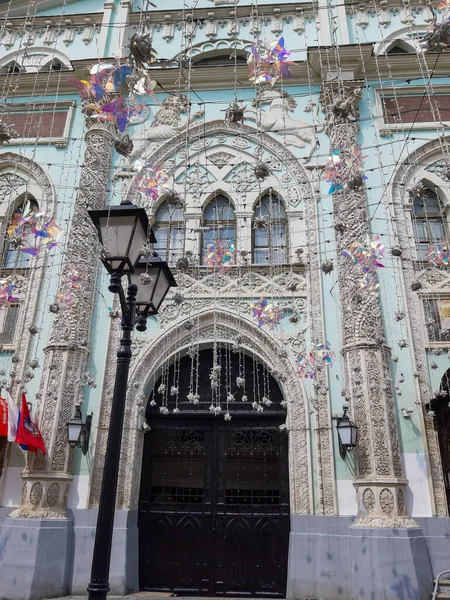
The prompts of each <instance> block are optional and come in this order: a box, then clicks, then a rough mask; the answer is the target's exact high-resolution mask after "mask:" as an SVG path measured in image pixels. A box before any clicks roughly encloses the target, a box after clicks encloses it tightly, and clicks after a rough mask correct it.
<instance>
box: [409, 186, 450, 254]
mask: <svg viewBox="0 0 450 600" xmlns="http://www.w3.org/2000/svg"><path fill="white" fill-rule="evenodd" d="M441 211H442V206H441V203H440V201H439V198H438V195H437V194H436V192H434V191H433V190H430V189H429V188H427V189H426V192H425V195H424V196H423V197H420V198H416V199H415V200H414V202H413V227H414V236H415V238H416V245H417V253H418V256H419V258H420V259H421V260H425V259H426V252H427V249H428V247H429V245H430V244H434V243H436V242H441V241H443V240H446V239H447V226H446V221H445V218H444V217H443V216H442V212H441Z"/></svg>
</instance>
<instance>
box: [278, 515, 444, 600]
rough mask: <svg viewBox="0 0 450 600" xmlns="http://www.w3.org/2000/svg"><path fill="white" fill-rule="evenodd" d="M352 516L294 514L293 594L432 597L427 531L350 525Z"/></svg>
mask: <svg viewBox="0 0 450 600" xmlns="http://www.w3.org/2000/svg"><path fill="white" fill-rule="evenodd" d="M353 520H354V519H353V518H352V517H321V516H306V515H305V516H303V515H295V516H293V517H292V521H291V522H292V528H291V541H290V554H289V571H288V590H287V596H288V598H293V599H296V600H306V599H308V600H311V599H320V600H338V599H340V598H342V600H350V599H351V600H357V599H358V600H359V599H360V598H367V599H369V600H429V598H430V595H431V591H432V586H433V574H432V568H431V563H430V558H429V556H428V548H427V540H426V538H425V537H424V536H423V532H422V530H421V529H420V528H415V529H401V528H395V529H391V528H380V529H375V528H362V527H350V525H351V524H352V522H353ZM435 544H436V545H437V542H435ZM449 562H450V560H449Z"/></svg>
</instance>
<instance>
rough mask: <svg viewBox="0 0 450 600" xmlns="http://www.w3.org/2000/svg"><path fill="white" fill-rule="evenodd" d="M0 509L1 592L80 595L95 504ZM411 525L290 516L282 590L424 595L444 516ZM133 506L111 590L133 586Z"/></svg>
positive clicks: (318, 596)
mask: <svg viewBox="0 0 450 600" xmlns="http://www.w3.org/2000/svg"><path fill="white" fill-rule="evenodd" d="M9 513H11V509H3V508H0V582H1V585H0V599H1V600H34V599H39V598H43V597H47V598H50V597H52V596H54V597H58V596H59V597H61V596H64V595H66V594H73V595H85V594H86V587H87V584H88V583H89V576H90V569H91V561H92V551H93V546H94V536H95V525H96V520H97V511H95V510H73V511H69V515H68V517H69V518H68V519H66V520H61V519H57V520H50V519H12V518H10V517H8V516H7V515H8V514H9ZM416 521H417V523H418V525H419V528H415V529H411V528H408V529H401V528H396V529H389V528H382V529H369V528H364V527H354V526H353V527H352V524H353V523H354V518H353V517H322V516H309V515H293V516H292V518H291V539H290V549H289V568H288V587H287V597H288V598H292V599H294V600H306V599H308V600H337V599H340V598H342V600H350V599H351V600H353V599H355V600H356V599H357V598H358V599H359V598H368V599H372V598H373V599H376V600H398V599H399V598H404V599H408V600H422V599H423V600H425V599H426V600H429V598H430V595H431V591H432V585H433V575H436V574H437V573H438V572H439V571H442V570H444V569H450V519H449V518H418V519H416ZM138 566H139V556H138V529H137V511H116V516H115V527H114V537H113V550H112V556H111V577H110V581H111V593H112V594H117V595H124V594H128V593H131V592H134V591H138V589H139V580H138Z"/></svg>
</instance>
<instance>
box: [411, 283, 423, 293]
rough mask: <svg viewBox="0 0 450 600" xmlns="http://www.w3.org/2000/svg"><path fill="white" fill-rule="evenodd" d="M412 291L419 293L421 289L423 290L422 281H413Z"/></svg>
mask: <svg viewBox="0 0 450 600" xmlns="http://www.w3.org/2000/svg"><path fill="white" fill-rule="evenodd" d="M411 289H412V291H413V292H418V291H419V290H420V289H422V284H421V283H420V281H413V283H412V284H411Z"/></svg>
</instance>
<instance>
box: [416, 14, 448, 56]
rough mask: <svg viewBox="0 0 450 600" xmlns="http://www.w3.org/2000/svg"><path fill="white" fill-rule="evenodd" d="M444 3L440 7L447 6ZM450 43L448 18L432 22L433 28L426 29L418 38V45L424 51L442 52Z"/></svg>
mask: <svg viewBox="0 0 450 600" xmlns="http://www.w3.org/2000/svg"><path fill="white" fill-rule="evenodd" d="M447 6H448V5H445V6H444V7H442V8H447ZM449 45H450V20H446V21H442V23H434V25H433V29H432V30H431V31H428V32H427V33H426V34H425V35H424V36H423V37H422V39H421V40H420V47H421V48H422V50H423V51H424V52H425V53H426V52H442V51H443V50H446V49H447V48H448V46H449Z"/></svg>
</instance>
